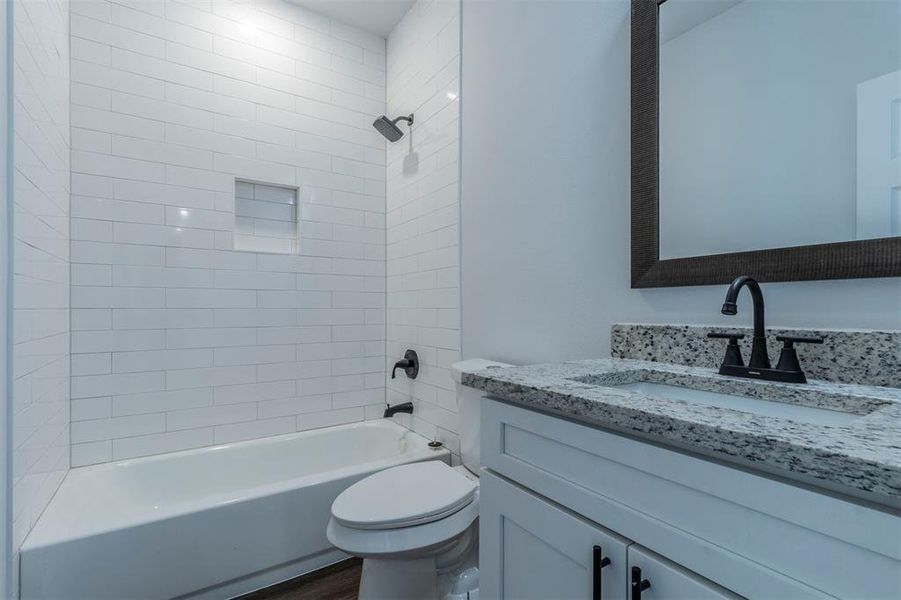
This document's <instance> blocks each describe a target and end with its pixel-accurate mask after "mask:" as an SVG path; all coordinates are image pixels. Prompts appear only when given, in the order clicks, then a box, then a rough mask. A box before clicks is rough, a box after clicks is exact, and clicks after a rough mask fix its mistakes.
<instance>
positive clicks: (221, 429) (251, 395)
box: [71, 0, 386, 466]
mask: <svg viewBox="0 0 901 600" xmlns="http://www.w3.org/2000/svg"><path fill="white" fill-rule="evenodd" d="M71 32H72V38H71V42H72V46H71V47H72V62H71V71H72V107H71V110H72V130H71V131H72V146H73V147H72V221H71V232H72V245H71V253H72V330H73V331H72V386H71V390H72V425H71V436H72V464H73V466H79V465H86V464H91V463H100V462H105V461H110V460H116V459H124V458H129V457H136V456H143V455H151V454H158V453H162V452H169V451H174V450H180V449H186V448H194V447H199V446H206V445H211V444H215V443H221V442H229V441H235V440H243V439H250V438H258V437H263V436H268V435H276V434H281V433H287V432H292V431H295V430H300V429H307V428H313V427H320V426H324V425H330V424H338V423H345V422H350V421H357V420H361V419H364V418H366V417H375V416H381V411H382V409H383V407H384V401H385V380H384V364H385V360H386V358H385V140H384V138H382V137H381V136H380V135H379V134H378V133H377V132H376V131H375V130H374V129H373V128H372V127H371V122H372V120H373V119H374V118H375V116H377V115H379V114H382V113H383V112H385V94H386V91H385V83H386V74H385V67H386V56H385V40H384V39H383V38H381V37H377V36H375V35H371V34H368V33H364V32H361V31H358V30H355V29H352V28H349V27H347V26H345V25H342V24H340V23H338V22H335V21H332V20H330V19H327V18H325V17H322V16H319V15H317V14H314V13H311V12H308V11H306V10H304V9H301V8H299V7H298V6H296V5H293V4H290V3H288V2H284V1H282V0H255V1H253V2H231V1H226V0H214V1H212V2H195V1H187V0H186V1H184V2H180V1H166V2H162V1H159V2H150V1H148V2H119V1H116V2H107V1H105V0H85V1H79V0H76V1H74V2H73V3H72V5H71ZM236 179H237V180H246V181H252V182H260V183H268V184H273V185H278V186H287V187H293V188H297V189H298V190H299V207H298V212H299V229H298V232H299V242H298V243H299V252H298V253H296V254H275V253H264V252H244V251H235V250H233V248H234V245H233V244H234V240H233V234H234V225H235V181H236Z"/></svg>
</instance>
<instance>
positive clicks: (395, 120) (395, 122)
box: [391, 113, 413, 125]
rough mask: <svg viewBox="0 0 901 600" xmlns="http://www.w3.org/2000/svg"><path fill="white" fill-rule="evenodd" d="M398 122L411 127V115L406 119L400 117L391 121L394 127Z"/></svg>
mask: <svg viewBox="0 0 901 600" xmlns="http://www.w3.org/2000/svg"><path fill="white" fill-rule="evenodd" d="M398 121H406V122H407V125H412V124H413V113H410V116H408V117H404V116H400V117H397V118H396V119H392V120H391V122H392V123H394V124H395V125H397V122H398Z"/></svg>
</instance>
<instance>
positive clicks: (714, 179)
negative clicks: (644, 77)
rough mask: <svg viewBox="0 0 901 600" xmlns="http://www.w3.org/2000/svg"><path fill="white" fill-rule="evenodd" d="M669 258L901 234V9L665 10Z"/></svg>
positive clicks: (803, 5)
mask: <svg viewBox="0 0 901 600" xmlns="http://www.w3.org/2000/svg"><path fill="white" fill-rule="evenodd" d="M659 78H660V79H659V81H660V106H659V111H660V113H659V117H660V131H659V136H660V139H659V144H660V201H659V202H660V258H661V259H667V258H682V257H689V256H699V255H709V254H719V253H725V252H738V251H744V250H760V249H767V248H780V247H788V246H803V245H809V244H821V243H827V242H842V241H850V240H862V239H871V238H879V237H891V236H899V235H901V0H668V1H667V2H665V3H664V4H662V5H661V6H660V73H659Z"/></svg>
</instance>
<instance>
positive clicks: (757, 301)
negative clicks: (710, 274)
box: [722, 275, 770, 369]
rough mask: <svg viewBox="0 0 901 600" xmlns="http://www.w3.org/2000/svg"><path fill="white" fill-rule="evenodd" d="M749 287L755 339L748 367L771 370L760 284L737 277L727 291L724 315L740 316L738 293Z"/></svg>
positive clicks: (747, 278)
mask: <svg viewBox="0 0 901 600" xmlns="http://www.w3.org/2000/svg"><path fill="white" fill-rule="evenodd" d="M744 286H747V287H748V291H750V292H751V300H752V301H753V302H754V339H753V340H751V360H750V361H749V362H748V366H749V367H751V368H752V369H769V368H770V357H769V354H767V349H766V327H765V326H764V324H763V319H764V315H763V313H764V309H763V292H761V291H760V284H758V283H757V281H755V280H754V279H752V278H751V277H748V276H747V275H742V276H740V277H737V278H736V279H735V281H733V282H732V285H730V286H729V289H728V290H726V300H725V301H724V302H723V311H722V312H723V314H724V315H736V314H738V307H737V306H736V304H735V301H736V300H737V299H738V293H739V292H740V291H741V288H742V287H744Z"/></svg>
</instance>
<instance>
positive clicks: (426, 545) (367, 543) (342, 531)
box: [326, 490, 479, 559]
mask: <svg viewBox="0 0 901 600" xmlns="http://www.w3.org/2000/svg"><path fill="white" fill-rule="evenodd" d="M478 518H479V492H478V490H476V492H475V495H474V496H473V498H472V501H471V502H470V503H469V504H467V505H466V506H464V507H463V508H462V509H460V510H458V511H457V512H455V513H454V514H452V515H449V516H447V517H444V518H442V519H438V520H437V521H432V522H431V523H425V524H423V525H414V526H412V527H398V528H394V529H355V528H353V527H347V526H346V525H342V524H341V523H339V522H338V521H337V520H336V519H335V518H334V517H332V518H331V519H329V523H328V527H327V528H326V536H327V537H328V540H329V542H331V543H332V545H334V546H335V547H336V548H338V549H340V550H343V551H344V552H347V553H348V554H353V555H355V556H360V557H363V558H395V559H397V558H404V557H405V556H409V555H414V556H419V555H421V554H422V553H423V552H429V551H436V552H437V551H440V550H441V549H442V548H445V547H447V546H449V545H451V544H453V543H454V542H455V541H456V540H458V539H459V538H460V536H462V535H463V534H464V533H465V532H466V531H467V529H468V528H469V526H470V525H472V524H473V522H475V520H476V519H478Z"/></svg>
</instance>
